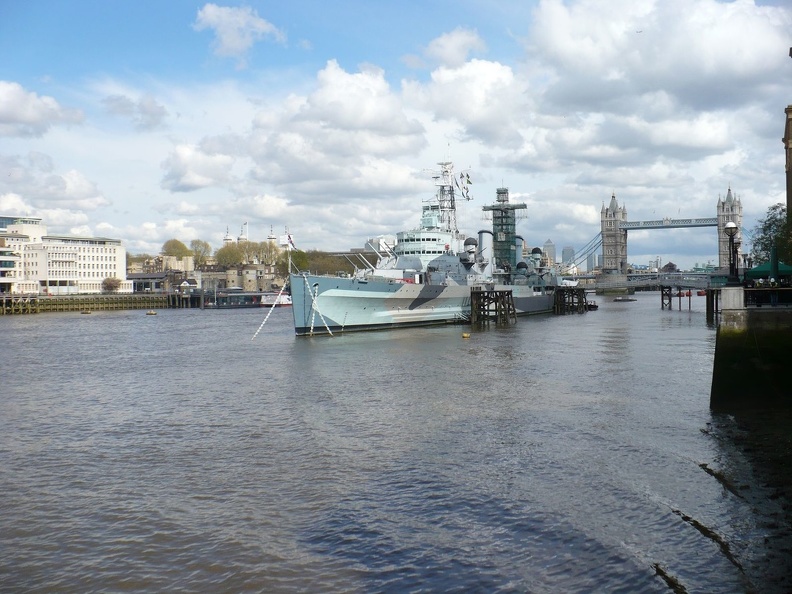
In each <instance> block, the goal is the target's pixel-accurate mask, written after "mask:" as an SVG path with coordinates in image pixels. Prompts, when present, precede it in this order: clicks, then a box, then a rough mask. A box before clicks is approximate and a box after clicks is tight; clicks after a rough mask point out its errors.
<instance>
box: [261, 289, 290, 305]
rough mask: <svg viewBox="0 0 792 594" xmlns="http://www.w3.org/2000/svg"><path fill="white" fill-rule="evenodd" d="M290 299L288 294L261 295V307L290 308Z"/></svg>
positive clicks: (272, 293)
mask: <svg viewBox="0 0 792 594" xmlns="http://www.w3.org/2000/svg"><path fill="white" fill-rule="evenodd" d="M291 304H292V298H291V295H289V294H288V293H274V292H268V293H263V294H262V295H261V307H291Z"/></svg>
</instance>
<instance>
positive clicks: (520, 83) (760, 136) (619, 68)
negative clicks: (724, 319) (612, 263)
mask: <svg viewBox="0 0 792 594" xmlns="http://www.w3.org/2000/svg"><path fill="white" fill-rule="evenodd" d="M790 46H792V7H790V6H789V4H788V3H787V2H784V1H783V0H778V1H760V0H735V1H732V2H725V1H716V0H536V1H531V0H510V1H507V0H454V1H453V2H452V1H450V0H435V1H431V0H422V1H418V0H398V1H389V0H388V1H386V0H338V1H334V2H332V3H330V2H326V1H324V0H292V1H291V2H276V1H274V0H272V1H266V2H265V1H255V0H254V1H249V2H244V3H243V2H236V1H229V2H222V1H218V2H217V3H211V2H209V3H207V2H193V1H185V0H169V1H167V2H162V1H161V0H134V1H122V0H117V1H113V2H108V1H106V0H70V1H69V2H63V1H61V0H26V1H21V0H18V1H15V0H0V215H5V216H15V215H20V216H35V217H41V218H42V219H44V223H45V224H46V225H47V227H48V231H49V233H51V234H70V235H88V236H101V237H110V238H114V239H121V240H122V241H123V242H124V245H125V246H126V248H127V250H128V251H129V252H131V253H149V254H156V253H159V251H160V249H161V247H162V245H163V244H164V243H165V242H166V241H167V240H169V239H172V238H176V239H179V240H181V241H182V242H184V243H186V244H188V245H189V243H190V241H191V240H193V239H201V240H204V241H208V242H209V243H210V244H211V245H212V247H213V248H214V249H217V248H219V247H221V245H222V240H223V237H224V236H225V235H226V233H227V232H229V233H230V234H231V235H233V236H234V237H236V236H237V235H239V234H240V232H241V231H242V226H243V225H244V224H245V223H247V233H248V236H249V239H250V240H252V241H264V240H265V239H266V238H267V236H268V235H269V234H270V232H271V231H272V232H274V233H275V235H280V234H282V233H283V232H284V230H286V229H288V230H289V232H290V233H291V234H292V236H293V238H294V241H295V243H296V245H297V247H298V248H299V249H302V250H310V249H320V250H328V251H346V250H348V249H350V248H359V247H363V246H364V244H365V242H366V240H367V239H368V238H370V237H376V236H378V235H383V234H395V233H396V232H397V231H400V230H403V229H410V228H413V227H415V226H417V224H418V222H419V215H420V208H421V204H422V201H423V200H425V199H427V198H429V197H430V196H432V195H433V193H434V190H435V188H434V185H433V181H432V179H431V171H433V170H435V169H436V168H437V163H438V162H440V161H444V160H451V161H453V162H454V165H455V168H456V171H466V172H468V173H469V175H470V178H471V181H472V185H471V186H470V197H471V198H472V200H470V201H464V200H462V201H461V202H460V204H459V225H460V228H461V229H462V230H463V231H466V232H468V233H470V234H475V233H476V232H477V231H478V230H479V229H485V228H489V226H490V224H489V222H488V221H486V220H485V219H484V215H483V213H482V207H483V206H485V205H488V204H492V203H493V202H494V201H495V195H496V188H499V187H507V188H509V192H510V198H511V201H512V202H524V203H525V204H526V205H527V209H526V210H525V211H522V216H521V218H520V219H519V221H518V226H517V230H518V233H519V234H520V235H522V236H523V238H524V239H525V240H526V242H527V244H528V245H529V247H533V246H539V247H541V246H543V245H544V243H545V242H546V241H547V240H551V241H552V242H553V243H554V244H555V246H556V252H557V254H558V255H559V256H560V254H561V250H562V248H563V247H565V246H572V247H574V248H576V249H577V250H580V249H581V248H583V247H584V246H585V245H586V244H588V243H589V242H590V241H591V240H592V239H594V238H595V237H596V236H597V234H598V233H599V231H600V210H601V208H602V206H603V204H605V205H607V204H608V203H609V202H610V198H611V195H613V194H615V196H616V199H617V201H618V202H619V204H620V205H625V206H626V207H627V212H628V216H627V218H628V220H630V221H643V220H655V219H660V218H665V217H669V218H683V217H695V218H701V217H714V216H716V205H717V202H718V199H719V197H720V198H724V197H725V195H726V192H727V191H728V189H729V188H731V189H732V192H733V193H734V194H735V195H736V196H738V197H739V198H740V200H741V202H742V205H743V209H744V219H743V229H744V242H745V243H746V245H747V244H749V243H750V234H751V233H752V232H753V231H754V229H755V228H756V224H757V221H758V220H759V219H761V218H762V217H763V216H764V215H765V214H766V212H767V209H768V208H769V207H770V206H772V205H773V204H776V203H778V202H785V201H786V193H785V188H786V185H785V183H786V182H785V172H784V163H785V157H784V150H783V144H782V142H781V138H782V136H783V134H784V122H785V116H784V109H785V107H786V106H787V105H788V104H792V59H790V56H789V48H790ZM658 257H659V258H660V259H661V261H662V263H663V264H665V263H667V262H669V261H671V262H674V263H675V264H677V266H679V267H681V268H691V267H693V266H694V265H695V264H699V263H701V264H703V263H706V262H708V261H709V262H713V263H717V258H718V249H717V231H716V229H715V228H697V229H667V230H650V231H631V232H630V233H629V235H628V259H629V261H630V262H631V263H633V264H639V265H640V264H647V265H648V264H649V263H650V261H653V260H655V259H656V258H658Z"/></svg>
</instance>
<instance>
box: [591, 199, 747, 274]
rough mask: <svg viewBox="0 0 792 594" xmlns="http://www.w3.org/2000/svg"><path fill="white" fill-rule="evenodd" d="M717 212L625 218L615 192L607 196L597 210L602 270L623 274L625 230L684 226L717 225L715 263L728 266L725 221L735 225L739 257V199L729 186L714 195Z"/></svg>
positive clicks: (624, 264) (740, 217)
mask: <svg viewBox="0 0 792 594" xmlns="http://www.w3.org/2000/svg"><path fill="white" fill-rule="evenodd" d="M716 208H717V214H716V216H715V217H711V218H685V219H672V218H663V219H657V220H651V221H628V220H627V207H626V205H622V206H619V203H618V202H617V200H616V194H615V193H614V194H613V195H612V196H611V200H610V204H609V205H608V206H607V207H606V206H605V203H604V202H603V203H602V210H601V211H600V222H601V232H600V235H601V239H602V261H601V269H602V272H603V274H627V232H628V231H630V230H646V229H684V228H691V227H717V229H718V236H717V240H718V267H719V268H728V267H729V239H728V237H727V235H726V234H725V233H724V228H725V227H726V223H729V222H733V223H735V224H736V225H737V229H738V233H737V235H736V236H735V237H734V244H735V245H736V246H737V254H736V257H737V261H738V262H739V260H740V253H741V251H740V246H741V244H742V210H743V209H742V203H741V202H740V199H739V198H738V197H736V196H734V195H733V194H732V190H731V187H730V188H729V190H728V192H727V193H726V198H725V199H721V198H720V197H718V203H717V207H716Z"/></svg>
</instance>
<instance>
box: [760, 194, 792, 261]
mask: <svg viewBox="0 0 792 594" xmlns="http://www.w3.org/2000/svg"><path fill="white" fill-rule="evenodd" d="M790 239H791V238H790V228H789V224H788V222H787V212H786V205H784V204H783V203H781V202H779V203H777V204H774V205H773V206H771V207H770V208H768V209H767V214H766V215H765V217H764V218H763V219H760V220H759V222H758V223H757V224H756V227H755V228H754V232H753V237H752V243H751V257H752V258H753V265H754V266H757V265H759V264H764V263H765V262H769V261H770V250H771V248H773V246H775V248H776V252H777V254H778V259H779V260H781V261H782V262H784V263H792V241H791V240H790Z"/></svg>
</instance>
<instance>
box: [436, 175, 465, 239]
mask: <svg viewBox="0 0 792 594" xmlns="http://www.w3.org/2000/svg"><path fill="white" fill-rule="evenodd" d="M438 165H439V166H440V170H439V171H433V172H432V179H434V180H435V186H437V194H436V195H435V197H436V200H437V208H438V210H439V213H438V214H439V215H440V228H441V230H442V231H447V232H450V233H453V234H454V236H457V235H458V234H459V228H458V227H457V216H456V191H455V189H454V188H455V187H456V188H458V189H459V192H460V194H461V195H462V196H464V197H465V199H467V200H470V199H471V198H470V196H469V195H468V189H467V186H468V184H469V183H470V176H469V175H468V174H466V173H462V175H461V177H460V179H459V180H457V179H456V175H455V174H454V164H453V163H451V161H442V162H440V163H438ZM460 181H461V183H460Z"/></svg>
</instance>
